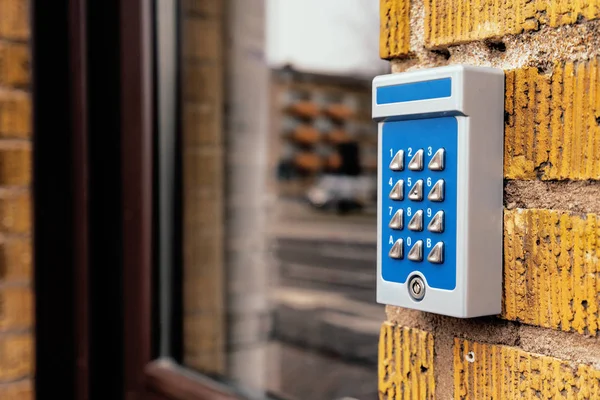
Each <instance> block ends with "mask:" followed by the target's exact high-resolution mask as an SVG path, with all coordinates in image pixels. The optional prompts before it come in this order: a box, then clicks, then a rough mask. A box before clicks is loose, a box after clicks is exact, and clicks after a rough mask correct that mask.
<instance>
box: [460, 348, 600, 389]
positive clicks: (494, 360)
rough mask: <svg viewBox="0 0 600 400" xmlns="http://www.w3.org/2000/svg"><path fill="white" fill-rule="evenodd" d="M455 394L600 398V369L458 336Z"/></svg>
mask: <svg viewBox="0 0 600 400" xmlns="http://www.w3.org/2000/svg"><path fill="white" fill-rule="evenodd" d="M454 398H455V399H461V400H470V399H472V400H480V399H598V398H600V371H598V370H596V369H594V368H592V367H590V366H587V365H583V364H579V365H572V364H571V363H569V362H567V361H563V360H560V359H557V358H553V357H547V356H543V355H538V354H532V353H528V352H525V351H523V350H520V349H517V348H514V347H508V346H496V345H490V344H482V343H476V342H469V341H467V340H461V339H454Z"/></svg>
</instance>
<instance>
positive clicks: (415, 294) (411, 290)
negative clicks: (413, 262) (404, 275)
mask: <svg viewBox="0 0 600 400" xmlns="http://www.w3.org/2000/svg"><path fill="white" fill-rule="evenodd" d="M408 294H410V297H412V298H413V299H414V300H422V299H423V297H425V282H423V279H421V277H420V276H418V275H415V276H413V277H412V278H410V280H409V281H408Z"/></svg>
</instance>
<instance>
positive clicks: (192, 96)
mask: <svg viewBox="0 0 600 400" xmlns="http://www.w3.org/2000/svg"><path fill="white" fill-rule="evenodd" d="M181 7H182V10H181V11H182V54H181V57H182V69H183V71H182V72H183V76H182V79H183V84H182V88H183V90H182V96H183V97H182V104H183V126H182V129H183V138H182V146H183V151H182V155H183V203H184V207H183V221H184V224H183V241H184V242H183V252H184V259H183V265H184V271H183V275H184V276H183V279H184V285H183V286H184V287H183V289H184V293H183V295H184V305H183V307H184V314H183V317H184V335H183V336H184V337H183V341H184V346H183V352H184V363H185V364H186V365H187V366H189V367H191V368H194V369H196V370H199V371H201V372H205V373H223V372H224V369H225V360H226V355H225V353H224V352H225V339H226V332H225V318H226V315H225V309H224V301H225V295H224V279H225V278H224V259H223V258H224V253H223V246H224V244H223V240H224V227H223V225H224V214H223V213H224V207H223V202H224V196H223V191H224V174H223V166H224V163H225V161H224V134H223V122H222V120H223V63H224V60H223V59H224V54H223V40H224V38H223V29H224V24H223V19H224V8H225V0H183V1H182V2H181Z"/></svg>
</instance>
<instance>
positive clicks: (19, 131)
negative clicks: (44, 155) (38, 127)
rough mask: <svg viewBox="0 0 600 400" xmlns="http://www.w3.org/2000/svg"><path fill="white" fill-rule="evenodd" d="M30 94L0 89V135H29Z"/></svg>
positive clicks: (20, 136)
mask: <svg viewBox="0 0 600 400" xmlns="http://www.w3.org/2000/svg"><path fill="white" fill-rule="evenodd" d="M31 122H32V116H31V96H30V95H29V94H27V93H23V92H17V91H9V90H0V137H3V138H5V137H6V138H28V137H30V136H31Z"/></svg>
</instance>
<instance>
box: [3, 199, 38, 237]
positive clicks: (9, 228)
mask: <svg viewBox="0 0 600 400" xmlns="http://www.w3.org/2000/svg"><path fill="white" fill-rule="evenodd" d="M30 231H31V198H30V194H29V193H21V192H13V191H10V192H8V193H4V192H3V193H1V194H0V232H2V233H4V232H6V233H29V232H30Z"/></svg>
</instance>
